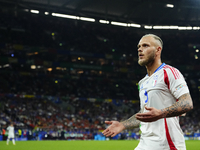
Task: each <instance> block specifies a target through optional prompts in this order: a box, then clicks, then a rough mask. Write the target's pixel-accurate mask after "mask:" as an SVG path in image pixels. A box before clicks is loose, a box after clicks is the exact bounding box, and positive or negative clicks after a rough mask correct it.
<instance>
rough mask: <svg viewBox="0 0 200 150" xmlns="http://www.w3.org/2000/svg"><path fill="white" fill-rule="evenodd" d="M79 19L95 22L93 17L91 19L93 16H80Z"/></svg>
mask: <svg viewBox="0 0 200 150" xmlns="http://www.w3.org/2000/svg"><path fill="white" fill-rule="evenodd" d="M79 19H80V20H83V21H90V22H95V19H93V18H86V17H80V18H79Z"/></svg>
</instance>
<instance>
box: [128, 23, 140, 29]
mask: <svg viewBox="0 0 200 150" xmlns="http://www.w3.org/2000/svg"><path fill="white" fill-rule="evenodd" d="M128 26H129V27H136V28H140V27H141V25H140V24H135V23H131V24H128Z"/></svg>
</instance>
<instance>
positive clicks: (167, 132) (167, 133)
mask: <svg viewBox="0 0 200 150" xmlns="http://www.w3.org/2000/svg"><path fill="white" fill-rule="evenodd" d="M164 120H165V132H166V137H167V142H168V144H169V148H170V150H177V149H176V147H175V145H174V143H173V142H172V139H171V136H170V134H169V130H168V126H167V119H166V118H164Z"/></svg>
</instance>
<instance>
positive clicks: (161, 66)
mask: <svg viewBox="0 0 200 150" xmlns="http://www.w3.org/2000/svg"><path fill="white" fill-rule="evenodd" d="M165 65H166V64H165V63H162V65H160V66H159V67H158V68H157V69H156V70H155V71H154V73H155V72H157V71H159V70H160V69H162V68H163V67H164V66H165ZM147 76H149V75H148V74H147Z"/></svg>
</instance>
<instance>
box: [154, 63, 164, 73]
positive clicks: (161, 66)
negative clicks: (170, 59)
mask: <svg viewBox="0 0 200 150" xmlns="http://www.w3.org/2000/svg"><path fill="white" fill-rule="evenodd" d="M164 66H165V63H162V65H160V67H158V68H157V69H156V70H155V71H154V73H155V72H157V71H159V70H160V69H162V68H163V67H164Z"/></svg>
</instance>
